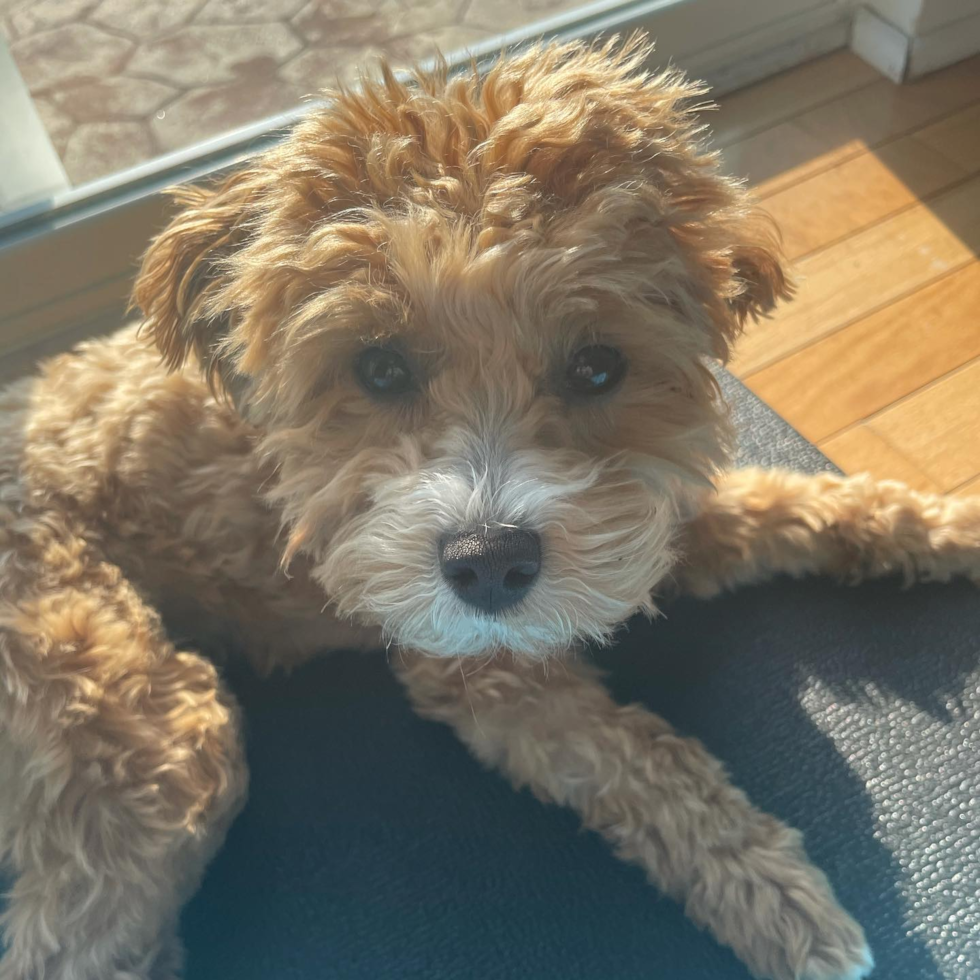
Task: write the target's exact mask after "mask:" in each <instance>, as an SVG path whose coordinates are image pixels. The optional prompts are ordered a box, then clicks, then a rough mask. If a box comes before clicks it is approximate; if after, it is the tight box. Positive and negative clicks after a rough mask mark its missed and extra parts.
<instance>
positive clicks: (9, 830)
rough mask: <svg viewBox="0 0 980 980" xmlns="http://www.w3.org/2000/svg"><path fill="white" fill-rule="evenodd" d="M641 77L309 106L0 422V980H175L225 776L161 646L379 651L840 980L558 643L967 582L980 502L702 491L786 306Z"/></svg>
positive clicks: (531, 56)
mask: <svg viewBox="0 0 980 980" xmlns="http://www.w3.org/2000/svg"><path fill="white" fill-rule="evenodd" d="M649 54H650V48H649V46H648V45H647V43H646V42H645V41H644V40H643V39H642V38H639V37H638V38H633V39H632V40H629V41H626V42H624V43H618V42H615V41H612V42H608V43H604V44H602V45H596V46H589V45H585V44H581V43H573V44H564V45H562V44H554V45H544V46H538V47H535V48H533V49H530V50H527V51H525V52H524V53H521V54H518V55H515V56H513V57H509V58H502V59H501V60H499V61H498V62H497V63H496V64H495V65H494V66H493V67H492V69H491V70H489V72H488V73H486V74H485V75H484V76H482V77H481V76H480V75H479V74H478V73H477V72H476V71H475V69H474V70H473V71H471V72H469V73H464V74H460V75H451V74H450V73H449V72H448V71H447V70H446V69H445V68H441V69H436V70H434V71H431V72H423V71H420V72H417V73H416V75H415V77H414V80H413V81H412V82H410V83H409V82H403V81H401V80H399V79H398V78H396V77H395V75H394V74H393V73H392V72H391V71H390V70H389V69H387V68H383V69H382V71H381V74H380V78H379V79H378V80H377V81H376V82H373V83H368V84H365V86H364V87H363V89H361V90H359V91H347V90H344V91H340V92H337V93H335V94H334V95H333V96H332V97H331V99H330V101H329V102H328V103H327V104H326V106H325V107H323V108H318V109H316V110H315V111H313V112H311V114H310V115H309V117H308V118H307V119H305V121H303V122H301V123H300V124H299V125H297V126H296V128H295V129H294V130H293V131H292V133H291V135H289V136H288V138H286V139H285V141H284V142H283V143H281V144H280V145H278V146H276V147H275V148H273V149H270V150H268V151H266V152H264V153H263V154H261V155H260V156H257V157H255V158H254V159H252V160H250V161H249V162H248V163H246V164H245V165H244V166H243V167H242V168H241V169H240V170H238V171H237V172H235V173H233V174H231V175H230V176H228V177H227V178H226V179H224V180H223V181H222V182H220V183H218V184H216V185H213V186H208V187H187V188H182V189H179V190H178V191H176V201H177V204H178V205H179V210H178V212H177V213H176V216H175V217H174V218H173V220H172V221H171V223H170V224H169V226H168V227H166V229H165V230H163V231H162V233H160V234H159V236H158V237H157V238H156V239H155V240H154V241H153V242H152V244H151V245H150V247H149V250H148V251H147V253H146V255H145V258H144V261H143V264H142V269H141V271H140V274H139V277H138V280H137V283H136V286H135V302H136V304H137V305H138V307H139V308H140V310H141V311H142V320H141V322H140V324H138V325H134V326H131V327H128V328H124V329H123V330H122V332H120V333H118V334H116V335H114V336H112V337H109V338H108V339H102V340H96V341H92V342H88V343H84V344H82V345H81V346H79V347H78V348H77V349H76V350H75V351H74V352H72V353H69V354H66V355H63V356H60V357H57V358H55V359H54V360H51V361H50V362H48V363H47V364H46V365H45V366H44V368H43V371H42V373H41V374H40V376H39V377H36V378H31V379H27V380H22V381H19V382H16V383H14V384H13V385H12V386H11V387H8V388H7V389H6V390H5V391H4V392H2V393H0V780H2V784H3V793H2V796H0V855H2V856H3V858H4V859H5V861H6V863H7V865H8V867H9V869H10V870H11V872H12V873H13V876H14V885H13V888H12V891H11V894H10V896H9V904H8V909H7V911H6V913H5V916H4V919H3V928H4V936H5V942H6V951H5V953H4V955H3V958H2V961H0V978H2V980H123V978H126V980H150V978H153V980H161V978H168V980H172V978H175V977H177V976H178V974H179V972H180V967H181V959H182V953H181V947H180V942H179V939H178V937H177V935H176V931H175V923H176V919H177V914H178V910H179V908H180V906H181V904H182V903H183V902H184V901H185V900H186V898H187V897H188V896H189V895H190V894H191V893H192V892H193V890H194V889H195V887H196V885H197V883H198V881H199V879H200V877H201V874H202V872H203V869H204V867H205V864H206V862H207V860H208V859H209V857H210V856H211V855H212V854H213V853H214V852H215V850H216V849H217V848H218V847H219V846H220V842H221V839H222V836H223V834H224V832H225V830H226V828H227V827H228V825H229V824H230V822H231V821H232V820H233V818H234V817H235V815H236V813H237V812H238V810H239V809H240V807H241V806H242V803H243V800H244V798H245V794H246V786H247V774H246V768H245V763H244V758H243V752H242V747H241V741H240V719H239V717H238V712H237V710H236V706H235V703H234V701H233V699H232V698H231V696H230V695H229V693H228V692H227V690H226V689H225V687H224V685H223V684H222V681H221V678H220V677H219V675H218V673H217V672H216V669H215V667H214V666H213V664H212V662H211V661H210V660H208V659H206V658H204V657H203V656H201V655H199V654H198V653H195V652H193V650H192V649H188V648H185V645H184V644H183V643H182V642H178V639H179V638H180V637H183V636H191V637H196V638H199V639H200V638H202V637H208V636H212V635H214V634H221V635H224V636H228V637H230V638H231V639H232V641H233V642H232V646H233V647H234V648H235V649H237V650H240V651H243V652H244V655H245V656H247V657H248V658H250V660H251V661H252V663H253V664H254V665H255V667H256V668H257V669H258V670H261V671H268V670H271V669H273V668H277V667H287V668H288V667H292V666H294V665H296V664H299V663H301V662H303V661H304V660H305V659H307V658H309V657H311V656H312V655H314V654H315V653H319V652H321V651H322V650H324V649H325V648H330V647H334V648H345V649H350V648H363V649H365V650H376V649H379V648H382V647H383V646H385V645H388V646H390V647H392V648H393V652H392V654H391V656H390V660H391V664H392V667H393V669H394V670H395V671H396V673H397V675H398V677H399V679H400V681H401V682H402V684H403V685H404V687H405V689H406V692H407V695H408V697H409V698H410V699H411V702H412V703H413V705H414V706H415V708H416V709H417V711H418V712H420V713H421V714H422V715H423V716H425V717H428V718H433V719H437V720H439V721H441V722H444V723H446V724H448V725H450V726H451V727H452V728H453V729H454V730H455V731H456V732H457V734H458V735H459V737H460V738H461V739H462V740H463V741H464V742H465V743H466V745H467V746H469V748H470V749H471V750H472V752H473V753H474V754H475V755H476V757H477V758H478V759H479V760H481V761H482V762H483V763H485V764H487V765H489V766H492V767H494V768H496V769H499V770H500V771H501V772H502V773H504V774H505V775H506V776H507V777H508V778H509V779H511V780H512V781H513V782H514V783H515V784H518V785H526V786H528V787H530V788H531V789H532V790H533V792H535V793H536V794H537V795H538V796H539V797H541V798H543V799H545V800H549V801H554V802H558V803H561V804H565V805H567V806H570V807H572V808H574V809H575V810H576V811H577V812H578V813H579V814H580V815H581V818H582V820H583V822H584V824H585V825H586V826H588V827H590V828H592V829H595V830H597V831H598V832H599V833H601V834H602V835H604V836H605V837H606V838H608V840H609V841H610V842H611V843H612V845H613V847H614V849H615V851H616V853H617V854H618V855H619V856H620V857H621V858H623V859H624V860H627V861H631V862H635V863H637V864H639V865H640V866H642V867H643V868H644V870H645V871H646V872H647V874H648V875H649V877H650V879H651V881H652V882H653V883H654V884H655V885H656V886H657V887H659V888H660V889H661V890H662V891H663V892H665V893H666V894H668V895H670V896H672V897H673V898H675V899H677V900H678V901H681V902H683V903H684V905H685V908H686V910H687V912H688V913H689V915H690V916H691V917H692V918H693V919H694V920H695V921H696V922H698V923H699V924H701V925H702V926H704V927H706V928H707V929H708V930H710V932H711V933H712V934H713V935H714V936H715V937H716V938H717V939H718V940H719V941H720V942H722V943H726V944H728V945H729V946H730V947H731V948H732V949H733V950H734V951H735V952H736V953H737V954H738V956H740V957H741V958H742V960H743V961H744V962H745V963H746V964H747V965H748V966H749V968H750V969H751V970H753V971H754V972H755V973H756V974H758V975H759V976H763V977H769V978H774V980H791V978H796V980H831V978H836V980H844V978H857V977H862V976H865V975H866V974H867V973H868V972H869V971H870V969H871V966H872V958H871V953H870V952H869V950H868V946H867V943H866V941H865V937H864V934H863V932H862V930H861V928H860V926H859V925H858V924H857V923H855V922H854V921H853V920H852V919H851V917H850V916H849V915H848V914H847V913H846V912H845V911H844V910H843V909H842V908H841V907H840V906H839V904H838V903H837V901H836V899H835V898H834V895H833V893H832V891H831V888H830V885H829V884H828V882H827V880H826V879H825V877H824V876H823V875H822V874H821V873H820V871H818V870H817V869H816V868H814V867H813V866H812V865H811V864H810V863H809V861H808V860H807V858H806V855H805V853H804V850H803V848H802V844H801V840H800V836H799V834H797V833H796V832H795V831H793V830H791V829H789V828H787V827H786V826H784V825H782V824H781V823H779V822H778V821H777V820H775V819H774V818H772V817H770V816H767V815H766V814H764V813H761V812H759V811H758V810H756V809H755V808H754V807H753V806H752V805H751V803H750V802H749V801H748V800H747V798H746V797H745V796H744V795H743V794H742V793H741V792H740V791H739V790H738V789H736V788H734V787H733V786H731V785H730V784H729V782H728V781H727V778H726V776H725V773H724V771H723V769H722V767H721V765H720V764H719V763H718V762H717V761H715V760H714V759H713V758H711V757H710V756H709V755H708V754H707V753H706V751H705V750H704V749H703V748H702V747H701V746H700V745H699V744H698V743H697V742H696V741H693V740H691V739H688V738H684V737H681V736H680V735H678V734H676V733H675V732H674V731H673V730H672V729H671V727H670V726H669V725H668V724H667V723H666V722H665V721H663V720H662V719H660V718H658V717H656V716H654V715H652V714H650V713H648V712H647V711H645V710H644V709H642V708H640V707H637V706H621V705H618V704H616V703H614V702H613V700H612V699H611V697H610V696H609V695H608V694H607V693H606V691H605V690H604V689H603V687H602V686H601V684H600V682H599V680H598V678H597V676H596V675H595V674H594V673H593V672H592V671H590V669H589V668H588V666H587V665H586V664H585V663H583V662H582V660H581V659H580V658H578V657H576V655H575V654H576V651H577V650H578V649H579V648H580V647H582V646H583V645H584V644H586V643H589V642H592V643H603V642H608V641H609V640H610V639H611V638H613V637H614V635H615V632H616V629H617V627H618V626H619V625H620V624H622V623H623V622H624V621H625V620H626V619H627V618H628V617H630V616H631V615H633V614H635V613H637V612H641V613H647V614H651V615H652V614H654V613H655V611H656V606H655V602H656V597H657V596H658V595H661V594H663V593H664V592H666V591H669V590H674V591H681V592H687V593H694V594H697V595H710V594H713V593H715V592H717V591H718V590H721V589H727V588H732V587H735V586H738V585H740V584H744V583H749V582H758V581H761V580H763V579H765V578H767V577H769V576H771V575H775V574H781V573H782V574H790V575H803V574H809V573H828V574H833V575H837V576H839V577H841V578H844V579H846V580H851V581H858V580H861V579H863V578H867V577H872V576H880V575H892V574H899V575H904V576H905V577H906V579H908V580H909V581H913V580H918V579H948V578H950V577H952V576H954V575H963V576H968V577H970V578H973V579H977V578H978V576H980V505H978V504H977V503H976V502H975V501H972V500H969V499H961V500H954V499H949V500H947V499H943V498H939V497H932V496H926V495H921V494H917V493H914V492H912V491H910V490H908V489H906V488H904V487H902V486H901V485H899V484H896V483H887V482H886V483H880V484H877V483H875V482H873V481H872V480H870V479H869V478H866V477H857V478H850V479H845V478H838V477H836V476H832V475H824V476H819V477H803V476H798V475H794V474H791V473H784V472H762V471H744V472H726V470H725V466H726V458H727V454H728V451H729V445H730V442H731V434H730V431H729V425H728V421H727V415H726V411H725V407H724V405H723V404H722V402H721V399H720V396H719V392H718V389H717V386H716V383H715V380H714V377H713V375H712V373H711V371H710V370H709V367H708V364H709V362H711V361H724V360H725V359H726V358H727V356H728V355H729V352H730V351H731V349H732V345H733V344H734V343H735V341H736V339H737V337H738V335H739V332H740V330H741V328H742V326H743V325H744V324H745V323H746V321H747V320H750V319H751V318H753V317H758V316H762V315H764V314H765V313H766V312H767V311H768V310H770V309H771V308H772V307H773V305H774V304H775V303H776V302H777V301H778V300H779V299H781V298H784V297H787V296H788V295H789V294H790V292H791V286H790V283H789V280H788V278H787V276H786V274H785V272H784V270H783V267H782V263H781V259H780V254H779V249H778V244H777V236H776V233H775V231H774V229H773V228H772V227H771V224H770V223H769V221H768V220H767V219H766V218H765V216H764V215H763V214H762V213H761V212H760V211H759V210H758V209H757V207H756V206H755V205H754V204H753V202H752V201H751V199H750V198H749V196H748V194H747V192H746V191H745V190H744V188H743V187H742V185H741V184H740V183H738V182H737V181H733V180H731V179H728V178H726V177H724V176H722V175H721V174H720V173H719V162H718V159H717V157H716V156H715V155H713V154H712V153H710V152H708V151H707V150H706V149H705V147H704V144H703V134H702V131H701V123H700V122H699V115H698V106H697V100H698V99H699V98H700V97H701V96H702V94H703V90H702V89H701V88H699V87H698V86H696V85H693V84H691V83H689V82H687V81H686V80H685V79H684V77H683V76H682V75H680V74H679V73H677V72H675V71H673V70H667V71H661V72H658V73H651V72H650V71H648V70H647V69H646V68H645V65H646V64H647V61H648V57H649ZM164 623H166V628H165V626H164ZM463 658H479V662H480V663H481V664H485V665H484V666H482V668H481V669H480V670H478V671H476V672H474V673H472V675H471V676H470V678H469V679H468V680H466V678H464V676H463V673H462V672H461V670H460V664H461V662H462V659H463ZM555 658H563V659H564V667H565V669H562V670H554V669H553V670H550V671H549V670H548V665H549V663H552V662H553V661H554V660H555Z"/></svg>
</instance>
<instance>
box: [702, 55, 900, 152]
mask: <svg viewBox="0 0 980 980" xmlns="http://www.w3.org/2000/svg"><path fill="white" fill-rule="evenodd" d="M880 78H881V75H880V74H879V73H878V72H877V71H876V70H875V69H874V68H872V67H871V66H870V65H869V64H868V63H867V62H866V61H864V60H862V59H861V58H859V57H858V56H857V55H856V54H854V53H853V52H851V51H847V50H841V51H834V52H832V53H831V54H828V55H824V56H823V57H821V58H815V59H814V60H813V61H808V62H806V63H805V64H802V65H798V66H797V67H795V68H790V69H789V70H788V71H784V72H780V73H779V74H778V75H773V76H772V77H770V78H767V79H765V80H764V81H761V82H757V83H756V84H755V85H750V86H749V87H748V88H744V89H740V90H739V91H737V92H732V93H730V94H729V95H724V96H722V97H721V98H720V99H719V100H718V103H719V106H718V109H717V110H715V111H713V112H710V113H705V115H704V121H705V122H706V123H708V125H709V126H710V127H711V133H712V143H713V145H715V146H718V147H722V146H728V145H729V144H731V143H734V142H736V141H737V140H741V139H745V138H746V137H747V136H750V135H752V134H753V133H757V132H760V131H761V130H763V129H767V128H768V127H770V126H773V125H775V124H776V123H780V122H783V121H784V120H786V119H790V118H792V117H793V116H795V115H798V114H799V113H800V112H803V111H805V110H807V109H811V108H813V107H814V106H815V105H818V104H820V103H822V102H827V101H830V100H831V99H835V98H838V97H840V96H842V95H847V94H848V93H849V92H853V91H854V90H855V89H858V88H861V87H862V86H864V85H870V84H871V83H872V82H876V81H878V80H879V79H880Z"/></svg>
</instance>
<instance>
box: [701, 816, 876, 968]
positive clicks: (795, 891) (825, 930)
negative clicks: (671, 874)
mask: <svg viewBox="0 0 980 980" xmlns="http://www.w3.org/2000/svg"><path fill="white" fill-rule="evenodd" d="M780 830H781V832H780V833H779V835H778V837H781V838H782V840H780V841H779V842H778V843H776V842H772V843H770V845H769V846H762V847H759V846H757V847H749V848H747V849H745V850H743V851H741V852H740V853H738V854H737V856H735V855H730V857H734V862H729V861H725V862H724V864H723V865H722V866H719V867H718V868H717V869H716V870H718V871H719V872H720V873H719V874H718V876H717V878H715V879H714V881H713V882H712V885H713V887H702V889H699V890H698V891H699V892H700V894H694V895H692V896H691V897H692V898H693V900H694V905H695V906H697V905H700V906H701V907H700V909H696V908H694V909H692V908H690V903H689V911H691V912H692V915H693V917H694V918H695V919H700V920H705V921H706V923H707V925H708V926H709V927H710V928H711V929H712V931H713V932H714V933H715V935H716V936H717V937H718V938H719V939H720V940H721V941H722V942H724V943H726V944H727V945H729V946H731V947H732V949H734V951H735V952H736V953H737V954H738V956H739V957H740V958H741V959H742V960H743V962H745V964H746V965H747V966H748V967H749V969H750V970H751V971H752V972H753V973H754V974H755V975H756V976H758V977H764V978H766V980H861V978H863V977H867V976H869V975H870V973H871V970H872V968H873V967H874V960H873V958H872V956H871V950H870V949H869V948H868V943H867V940H866V939H865V937H864V930H863V929H862V928H861V927H860V926H859V925H858V924H857V922H855V921H854V919H852V918H851V916H849V915H848V914H847V912H845V911H844V909H842V908H841V906H840V905H839V904H838V902H837V900H836V898H835V897H834V894H833V891H832V890H831V887H830V884H829V882H828V881H827V879H826V878H825V877H824V875H823V874H822V873H821V872H820V871H819V870H818V869H817V868H815V867H814V866H813V865H812V864H810V862H809V861H808V860H807V858H806V855H805V854H804V853H803V850H802V848H801V847H800V846H799V836H798V835H797V834H795V833H794V832H792V831H789V830H787V829H786V828H780ZM773 843H776V846H772V844H773ZM706 884H707V883H705V882H703V883H702V885H703V886H705V885H706ZM699 912H700V914H698V913H699Z"/></svg>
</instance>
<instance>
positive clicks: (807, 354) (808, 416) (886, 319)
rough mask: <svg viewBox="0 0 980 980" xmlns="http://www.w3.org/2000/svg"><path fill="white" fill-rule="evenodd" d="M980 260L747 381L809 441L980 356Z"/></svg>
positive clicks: (831, 432) (876, 410)
mask: <svg viewBox="0 0 980 980" xmlns="http://www.w3.org/2000/svg"><path fill="white" fill-rule="evenodd" d="M978 311H980V262H973V263H971V264H970V265H968V266H966V268H964V269H961V270H960V271H959V272H955V273H953V274H952V275H950V276H946V277H945V278H943V279H940V280H939V281H938V282H935V283H932V284H930V285H928V286H926V287H925V288H923V289H919V290H917V291H916V292H914V293H912V295H910V296H907V297H905V298H904V299H901V300H899V301H898V302H896V303H892V304H891V305H889V306H887V307H885V309H883V310H879V311H878V312H877V313H873V314H871V315H870V316H868V317H865V318H864V319H862V320H858V321H857V322H856V323H852V324H851V325H850V326H849V327H846V328H845V329H843V330H839V331H838V332H837V333H834V334H831V335H830V336H829V337H825V338H824V339H823V340H820V341H818V342H817V343H815V344H812V345H811V346H809V347H806V348H804V349H803V350H801V351H798V352H797V353H796V354H792V355H790V356H789V357H787V358H784V359H783V360H780V361H778V362H777V363H775V364H773V365H770V366H769V367H768V368H764V369H763V370H762V371H759V372H757V373H756V374H752V375H750V376H749V377H748V378H747V379H746V384H747V385H748V386H749V387H750V388H751V389H752V390H753V391H754V392H755V393H756V394H757V395H758V396H759V397H760V398H761V399H762V400H763V401H765V402H767V403H768V404H769V405H771V406H772V407H773V408H774V409H775V410H776V411H777V412H778V413H779V414H780V415H782V416H783V417H784V418H785V419H786V420H787V421H789V422H790V423H791V424H792V425H794V426H796V428H797V429H799V430H800V432H802V433H803V435H804V436H806V437H807V438H808V439H810V440H811V441H813V442H820V441H821V440H823V439H826V438H828V437H829V436H831V435H833V434H834V433H835V432H838V431H840V430H841V429H844V428H846V427H847V426H850V425H853V424H854V423H855V422H860V421H861V420H862V419H865V418H867V417H868V416H869V415H873V414H874V413H875V412H878V411H880V410H882V409H884V408H887V407H888V406H889V405H891V404H892V403H893V402H895V401H897V400H898V399H900V398H903V397H904V396H905V395H907V394H909V393H911V392H914V391H916V390H917V389H919V388H921V387H923V386H924V385H927V384H929V383H930V382H931V381H935V380H936V379H937V378H941V377H942V376H943V375H944V374H947V373H949V372H950V371H952V370H954V369H955V368H957V367H959V366H960V365H962V364H965V363H966V362H967V361H970V360H972V359H973V358H975V357H980V321H978Z"/></svg>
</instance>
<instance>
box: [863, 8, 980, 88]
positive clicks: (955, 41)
mask: <svg viewBox="0 0 980 980" xmlns="http://www.w3.org/2000/svg"><path fill="white" fill-rule="evenodd" d="M959 2H960V6H958V7H957V8H956V12H957V13H958V14H960V15H961V16H959V17H957V19H955V20H954V21H952V22H950V23H946V24H943V25H941V26H935V25H934V26H932V27H931V28H930V29H929V30H928V31H926V32H924V33H921V34H919V33H916V34H914V35H909V34H907V33H906V32H905V31H904V30H903V29H901V28H900V27H898V26H896V25H895V24H893V23H891V22H890V21H888V20H886V19H885V18H884V17H882V16H881V15H880V14H879V13H878V12H877V11H876V10H872V9H870V8H869V7H865V6H862V7H859V8H858V9H857V10H856V11H855V14H854V25H853V28H852V32H851V49H852V50H853V51H854V53H855V54H857V55H858V56H859V57H861V58H863V59H864V60H865V61H867V62H868V64H870V65H873V66H874V67H875V68H877V69H878V70H879V71H880V72H881V73H882V74H884V75H887V76H888V77H889V78H890V79H892V81H895V82H908V81H912V80H913V79H916V78H921V77H922V76H923V75H927V74H929V72H933V71H936V70H938V69H939V68H945V67H946V66H947V65H952V64H954V63H955V62H957V61H962V60H963V59H964V58H968V57H970V56H971V55H974V54H977V53H978V52H980V0H959Z"/></svg>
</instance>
